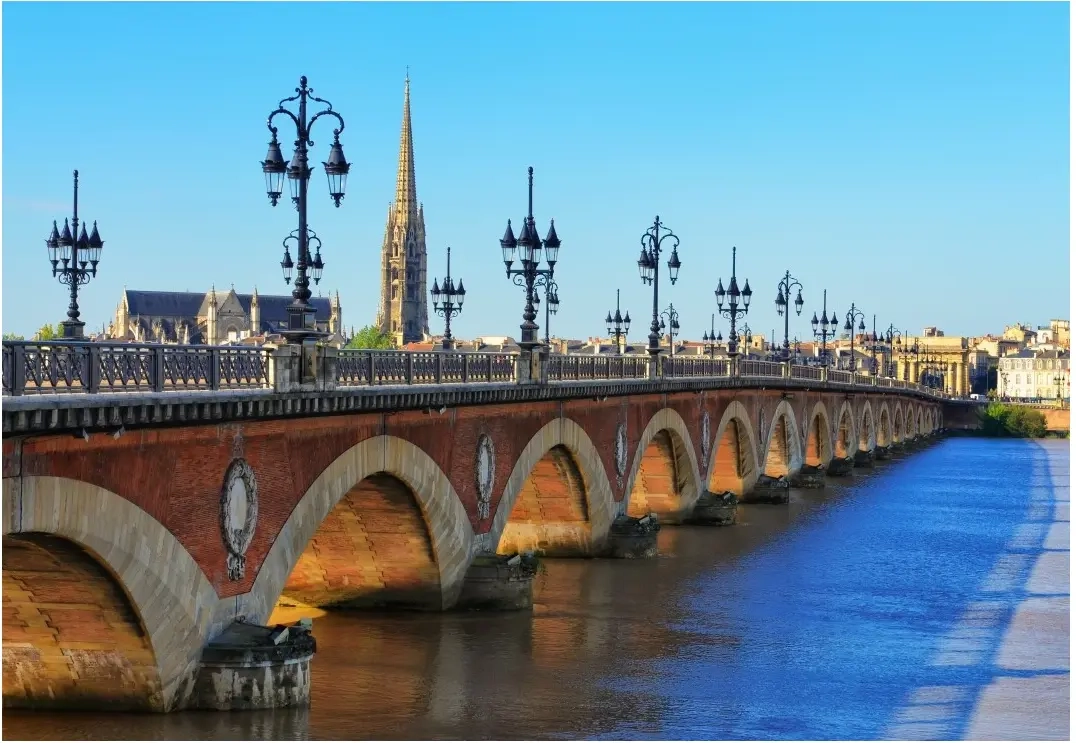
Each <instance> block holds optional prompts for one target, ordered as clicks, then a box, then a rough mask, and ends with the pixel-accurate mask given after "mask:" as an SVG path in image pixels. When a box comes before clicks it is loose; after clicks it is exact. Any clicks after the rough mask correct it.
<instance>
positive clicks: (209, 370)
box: [3, 341, 953, 399]
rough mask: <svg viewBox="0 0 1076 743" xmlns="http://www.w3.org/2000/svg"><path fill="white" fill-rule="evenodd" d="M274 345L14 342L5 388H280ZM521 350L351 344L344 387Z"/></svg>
mask: <svg viewBox="0 0 1076 743" xmlns="http://www.w3.org/2000/svg"><path fill="white" fill-rule="evenodd" d="M273 358H274V357H273V349H272V348H268V347H251V346H184V345H171V344H154V343H93V342H85V341H42V342H32V341H4V343H3V394H4V395H5V396H16V395H41V394H57V393H95V392H170V391H188V390H193V391H196V390H229V389H272V388H273V385H274V378H273V363H274V361H273ZM518 361H519V354H518V353H515V352H492V353H491V352H479V351H372V350H355V349H343V350H341V351H339V352H338V353H337V356H336V380H335V381H336V385H337V386H338V387H345V388H346V387H362V386H379V385H384V386H388V385H429V384H434V385H436V384H490V383H508V382H513V381H515V379H516V373H517V370H516V367H517V364H518ZM659 361H660V365H659V368H660V370H661V371H660V376H661V377H664V378H731V377H737V378H759V379H793V380H801V381H807V382H812V381H814V382H819V383H826V382H829V383H839V384H848V385H856V386H871V387H883V388H896V389H905V390H913V391H916V392H919V393H921V394H926V395H930V396H932V397H935V398H939V399H949V398H952V397H953V396H952V395H948V394H945V393H942V392H940V391H938V390H935V389H931V388H929V387H924V386H922V385H919V384H915V383H914V382H906V381H903V380H899V379H891V378H889V377H874V376H867V375H863V374H854V373H852V372H849V371H843V370H838V369H831V368H826V367H820V366H798V365H794V364H784V363H780V362H775V361H759V360H755V359H743V358H741V359H737V362H736V363H735V364H733V363H732V362H730V360H729V359H727V358H722V359H711V358H706V357H699V356H672V357H667V356H666V357H662V358H661V359H659ZM649 368H650V367H649V359H648V358H646V357H643V356H609V355H606V354H601V355H599V354H593V355H591V354H577V355H576V354H553V355H551V356H549V358H548V366H547V371H546V378H547V380H548V381H550V382H569V381H588V380H616V379H636V380H644V379H648V378H649Z"/></svg>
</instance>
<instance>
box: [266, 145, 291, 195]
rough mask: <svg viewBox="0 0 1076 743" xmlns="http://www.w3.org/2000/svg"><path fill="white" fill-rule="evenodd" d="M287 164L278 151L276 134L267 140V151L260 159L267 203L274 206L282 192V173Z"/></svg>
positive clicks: (285, 169)
mask: <svg viewBox="0 0 1076 743" xmlns="http://www.w3.org/2000/svg"><path fill="white" fill-rule="evenodd" d="M287 169H288V166H287V164H286V163H285V162H284V154H283V153H282V152H281V151H280V142H279V141H277V138H276V134H274V135H273V139H272V141H270V142H269V153H268V154H267V155H266V156H265V159H264V160H263V161H262V172H263V173H265V192H266V193H267V194H268V195H269V203H270V204H272V205H273V206H276V204H277V201H278V200H279V199H280V194H281V193H283V192H284V173H285V172H286V171H287Z"/></svg>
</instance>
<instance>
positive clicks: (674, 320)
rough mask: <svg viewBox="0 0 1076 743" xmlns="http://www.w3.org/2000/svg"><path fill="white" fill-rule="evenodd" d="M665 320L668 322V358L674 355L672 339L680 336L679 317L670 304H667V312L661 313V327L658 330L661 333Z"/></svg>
mask: <svg viewBox="0 0 1076 743" xmlns="http://www.w3.org/2000/svg"><path fill="white" fill-rule="evenodd" d="M666 320H668V321H669V356H672V355H674V354H675V353H676V352H675V350H674V348H673V338H675V337H676V336H678V335H680V315H679V313H677V311H676V309H675V308H674V307H673V306H672V303H671V302H670V303H669V308H668V309H667V310H662V311H661V325H660V326H659V327H658V329H659V330H660V331H661V332H662V333H664V332H665V321H666Z"/></svg>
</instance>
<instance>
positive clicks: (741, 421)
mask: <svg viewBox="0 0 1076 743" xmlns="http://www.w3.org/2000/svg"><path fill="white" fill-rule="evenodd" d="M733 421H735V422H736V425H737V426H738V427H739V437H738V438H739V447H740V455H741V459H742V460H743V461H742V471H741V473H740V475H739V481H738V482H737V483H735V484H733V485H730V486H729V487H728V489H729V490H732V491H733V492H734V493H736V495H743V494H744V493H748V492H750V491H751V488H753V487H754V486H755V483H756V482H757V481H758V476H759V474H760V467H759V461H758V447H757V446H756V443H755V442H756V441H757V440H758V439H757V437H756V435H755V429H754V426H752V425H751V416H750V415H749V414H748V412H747V408H746V407H744V404H743V403H741V402H740V401H739V400H732V401H731V402H729V404H728V406H727V407H726V408H725V412H724V413H723V414H722V415H721V420H720V421H719V422H718V424H717V429H716V436H715V437H714V441H713V444H712V445H711V446H710V462H709V464H708V465H707V467H706V487H707V489H709V490H713V488H714V486H715V479H714V475H715V468H716V465H717V462H718V457H719V455H720V454H721V452H722V449H723V447H726V446H727V445H728V444H727V442H726V441H725V430H726V428H728V426H729V425H730V424H731V423H732V422H733ZM718 487H721V488H722V489H724V486H723V485H718Z"/></svg>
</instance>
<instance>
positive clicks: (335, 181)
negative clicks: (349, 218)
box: [322, 132, 351, 207]
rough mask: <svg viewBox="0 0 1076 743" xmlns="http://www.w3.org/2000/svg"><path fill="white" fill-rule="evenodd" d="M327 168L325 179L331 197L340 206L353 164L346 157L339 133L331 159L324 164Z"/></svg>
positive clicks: (330, 152) (334, 142)
mask: <svg viewBox="0 0 1076 743" xmlns="http://www.w3.org/2000/svg"><path fill="white" fill-rule="evenodd" d="M322 165H324V166H325V177H326V178H327V179H328V181H329V196H330V197H332V200H333V203H334V204H336V206H337V207H339V206H340V200H341V199H342V198H344V190H345V188H347V174H348V171H349V170H351V163H349V162H348V161H347V159H346V158H345V157H344V148H343V146H342V145H341V144H340V135H339V132H338V133H337V134H336V136H335V137H334V139H333V146H332V148H331V149H330V150H329V159H328V160H327V161H325V162H323V163H322Z"/></svg>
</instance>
